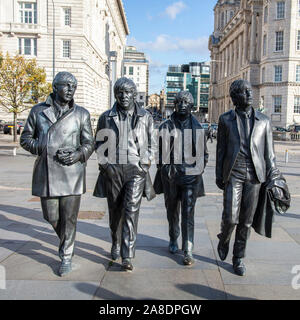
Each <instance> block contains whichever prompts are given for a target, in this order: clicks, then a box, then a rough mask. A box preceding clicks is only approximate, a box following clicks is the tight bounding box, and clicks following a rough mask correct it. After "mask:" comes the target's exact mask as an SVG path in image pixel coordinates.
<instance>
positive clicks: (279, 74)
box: [274, 66, 282, 82]
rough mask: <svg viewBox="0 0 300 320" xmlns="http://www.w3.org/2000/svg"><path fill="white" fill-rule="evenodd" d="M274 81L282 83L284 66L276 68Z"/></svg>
mask: <svg viewBox="0 0 300 320" xmlns="http://www.w3.org/2000/svg"><path fill="white" fill-rule="evenodd" d="M274 81H275V82H281V81H282V66H274Z"/></svg>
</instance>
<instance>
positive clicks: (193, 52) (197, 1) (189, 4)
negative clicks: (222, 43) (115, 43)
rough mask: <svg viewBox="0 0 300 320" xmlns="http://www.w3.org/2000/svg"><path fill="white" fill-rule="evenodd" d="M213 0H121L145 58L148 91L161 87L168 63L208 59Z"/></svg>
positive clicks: (130, 40) (129, 40) (131, 38)
mask: <svg viewBox="0 0 300 320" xmlns="http://www.w3.org/2000/svg"><path fill="white" fill-rule="evenodd" d="M216 3H217V0H182V1H178V0H123V4H124V8H125V12H126V17H127V23H128V26H129V31H130V34H129V36H128V37H127V45H133V46H135V47H136V48H137V50H138V51H142V52H144V53H145V54H146V57H147V59H148V60H149V75H150V77H149V78H150V79H149V82H150V83H149V94H152V93H159V92H160V90H161V89H162V88H163V87H164V81H165V75H166V72H167V69H168V65H170V64H188V63H189V62H202V61H209V60H210V52H209V50H208V38H209V36H210V35H211V34H212V32H213V26H214V12H213V8H214V6H215V4H216Z"/></svg>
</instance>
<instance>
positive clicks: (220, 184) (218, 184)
mask: <svg viewBox="0 0 300 320" xmlns="http://www.w3.org/2000/svg"><path fill="white" fill-rule="evenodd" d="M216 185H217V186H218V188H219V189H221V190H224V189H225V184H224V182H223V180H220V179H216Z"/></svg>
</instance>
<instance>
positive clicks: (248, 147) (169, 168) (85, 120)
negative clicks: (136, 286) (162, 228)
mask: <svg viewBox="0 0 300 320" xmlns="http://www.w3.org/2000/svg"><path fill="white" fill-rule="evenodd" d="M52 86H53V93H52V94H50V96H49V97H48V98H47V100H46V101H45V102H43V103H40V104H37V105H35V106H34V107H33V108H32V109H31V111H30V114H29V116H28V119H27V122H26V125H25V128H24V131H23V132H22V135H21V138H20V143H21V146H22V147H23V148H24V149H25V150H27V151H29V152H31V153H32V154H34V155H36V156H37V158H36V160H35V164H34V170H33V179H32V194H33V195H35V196H38V197H40V198H41V206H42V211H43V216H44V218H45V219H46V220H47V221H48V222H49V223H50V224H51V225H52V227H53V229H54V230H55V232H56V234H57V236H58V237H59V240H60V243H59V251H58V254H59V257H60V259H61V264H60V267H59V270H58V273H59V275H60V276H63V275H65V274H67V273H69V272H70V271H72V257H73V255H74V242H75V235H76V224H77V216H78V212H79V207H80V199H81V194H83V193H84V192H85V191H86V186H85V168H86V163H87V160H88V159H89V157H90V156H91V154H92V153H93V151H95V152H96V153H97V157H98V163H99V176H98V179H97V182H96V186H95V190H94V196H95V197H100V198H107V202H108V209H109V227H110V231H111V238H112V246H111V258H112V260H117V259H119V258H121V259H122V269H123V270H125V271H131V270H133V258H134V257H135V247H136V236H137V226H138V218H139V210H140V205H141V200H142V197H143V196H145V197H146V198H147V199H148V200H151V199H153V198H154V197H155V194H160V193H163V194H164V200H165V207H166V213H167V219H168V223H169V238H170V241H169V251H170V252H171V253H176V252H177V251H178V250H179V244H178V238H179V235H180V227H179V221H180V213H181V235H182V237H181V238H182V243H181V249H182V251H183V264H184V265H192V264H193V263H194V258H193V246H194V211H195V203H196V200H197V198H198V197H201V196H204V195H205V193H204V184H203V179H202V174H203V172H204V169H205V166H206V164H207V162H208V151H207V147H206V137H205V133H204V129H202V127H201V125H200V124H199V122H198V121H197V119H196V118H195V117H194V116H193V115H192V113H191V110H192V108H193V105H194V101H193V96H192V95H191V93H190V92H188V91H181V92H179V93H178V94H177V95H176V97H175V100H174V107H175V111H174V113H173V114H172V115H171V117H170V118H169V119H167V120H166V121H164V122H162V123H161V125H160V127H159V129H158V130H156V129H154V123H153V118H152V116H151V114H150V113H149V112H148V111H146V110H145V109H143V108H142V107H140V106H139V104H138V103H137V102H136V99H135V98H136V95H137V89H136V86H135V84H134V82H133V81H132V80H130V79H127V78H125V77H123V78H120V79H118V80H117V81H116V83H115V85H114V94H115V100H116V102H115V104H114V106H113V107H112V108H111V109H110V110H107V111H106V112H104V113H103V114H102V115H101V116H100V117H99V120H98V125H97V130H96V134H95V136H93V133H92V128H91V122H90V115H89V112H88V111H87V110H86V109H84V108H83V107H80V106H78V105H76V104H75V102H74V99H73V97H74V94H75V91H76V87H77V80H76V79H75V77H74V76H73V75H72V74H70V73H68V72H60V73H58V74H57V75H56V77H55V78H54V80H53V83H52ZM230 96H231V98H232V101H233V104H234V106H235V109H234V110H233V109H232V110H230V111H228V112H226V113H224V114H222V115H221V116H220V118H219V122H218V136H217V150H216V184H217V186H218V187H219V188H220V189H221V190H223V195H224V207H223V213H222V218H221V232H220V234H218V235H217V236H218V238H219V243H218V248H217V249H218V254H219V257H220V259H221V260H225V259H226V257H227V254H228V250H229V242H230V238H231V234H232V232H233V231H234V229H235V230H236V231H235V241H234V247H233V258H232V263H233V269H234V272H235V273H236V274H237V275H240V276H243V275H245V272H246V268H245V265H244V262H243V258H244V257H245V251H246V244H247V240H248V238H249V235H250V229H251V227H253V228H254V229H255V231H256V232H258V233H259V234H261V235H264V236H266V237H271V231H272V219H273V215H274V208H275V210H277V211H278V212H285V211H286V210H287V209H288V207H289V204H290V195H289V191H288V187H287V184H286V181H285V179H284V177H283V176H282V174H281V173H280V172H279V170H278V169H277V167H276V162H275V154H274V148H273V140H272V130H271V124H270V120H269V119H268V117H267V116H265V115H264V114H262V113H260V112H258V111H256V110H255V109H254V108H253V106H252V88H251V85H250V83H249V82H247V81H245V80H236V81H234V82H233V83H232V85H231V87H230ZM154 163H155V164H156V165H157V172H156V175H155V180H154V184H152V182H151V178H150V174H149V168H150V166H151V164H154Z"/></svg>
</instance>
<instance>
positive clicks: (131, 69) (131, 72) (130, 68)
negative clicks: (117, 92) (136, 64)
mask: <svg viewBox="0 0 300 320" xmlns="http://www.w3.org/2000/svg"><path fill="white" fill-rule="evenodd" d="M129 75H130V76H132V75H133V67H129Z"/></svg>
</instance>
